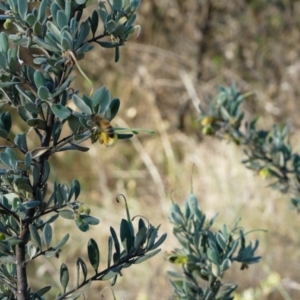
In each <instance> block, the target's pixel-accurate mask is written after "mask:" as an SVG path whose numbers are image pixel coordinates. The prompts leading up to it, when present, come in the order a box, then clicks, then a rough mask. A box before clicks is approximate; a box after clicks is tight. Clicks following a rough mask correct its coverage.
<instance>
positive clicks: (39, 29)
mask: <svg viewBox="0 0 300 300" xmlns="http://www.w3.org/2000/svg"><path fill="white" fill-rule="evenodd" d="M33 32H34V34H35V35H37V36H41V35H42V34H43V32H44V28H43V25H42V24H41V23H40V22H39V21H36V22H35V23H34V25H33Z"/></svg>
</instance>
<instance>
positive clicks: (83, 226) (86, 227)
mask: <svg viewBox="0 0 300 300" xmlns="http://www.w3.org/2000/svg"><path fill="white" fill-rule="evenodd" d="M75 224H76V226H77V227H78V229H80V230H81V231H82V232H86V231H88V230H89V228H90V226H89V224H87V223H85V222H83V221H82V220H81V218H80V217H77V218H76V219H75Z"/></svg>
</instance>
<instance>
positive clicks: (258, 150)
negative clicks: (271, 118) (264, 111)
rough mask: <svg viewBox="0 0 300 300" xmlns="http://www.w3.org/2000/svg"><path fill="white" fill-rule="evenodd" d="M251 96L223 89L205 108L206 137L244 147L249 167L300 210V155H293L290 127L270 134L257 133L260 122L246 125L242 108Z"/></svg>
mask: <svg viewBox="0 0 300 300" xmlns="http://www.w3.org/2000/svg"><path fill="white" fill-rule="evenodd" d="M249 95H250V94H241V93H240V92H239V91H238V89H237V88H236V86H235V85H234V84H233V85H232V86H231V87H220V88H219V93H218V95H217V96H216V97H215V98H214V99H211V98H210V99H209V108H208V109H207V110H205V109H204V108H203V107H202V106H200V109H201V117H200V118H199V120H200V121H201V124H202V126H203V128H202V132H203V134H205V135H216V136H217V137H219V138H221V139H225V140H227V141H229V142H231V141H232V142H234V143H235V144H237V145H242V146H243V148H244V153H245V155H246V158H245V159H244V160H243V163H244V164H245V166H246V167H247V168H249V169H251V170H254V171H255V172H256V173H257V174H259V175H260V176H261V177H262V178H264V179H270V180H271V183H270V186H271V187H272V188H273V189H277V190H279V191H281V192H282V193H289V194H290V195H291V202H292V204H293V206H294V207H295V208H296V209H297V210H299V209H300V155H299V154H298V153H295V152H293V150H292V147H291V145H290V142H289V130H288V127H287V126H286V125H284V126H277V125H274V126H273V129H272V130H270V131H267V130H260V129H257V127H256V123H257V121H258V118H255V119H253V120H252V121H251V122H250V123H248V122H243V120H244V113H243V112H242V109H241V104H242V103H243V101H244V100H245V98H246V97H247V96H249Z"/></svg>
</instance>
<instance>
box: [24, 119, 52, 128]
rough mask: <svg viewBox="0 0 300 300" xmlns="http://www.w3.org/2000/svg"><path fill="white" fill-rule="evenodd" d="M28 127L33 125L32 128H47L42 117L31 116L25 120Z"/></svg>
mask: <svg viewBox="0 0 300 300" xmlns="http://www.w3.org/2000/svg"><path fill="white" fill-rule="evenodd" d="M26 123H27V124H28V125H29V126H30V127H34V128H38V129H42V130H46V129H47V124H46V122H45V121H44V120H42V119H37V118H33V119H29V120H27V122H26Z"/></svg>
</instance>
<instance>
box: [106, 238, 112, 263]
mask: <svg viewBox="0 0 300 300" xmlns="http://www.w3.org/2000/svg"><path fill="white" fill-rule="evenodd" d="M112 244H113V240H112V237H111V236H110V237H108V252H107V268H109V267H110V265H111V258H112Z"/></svg>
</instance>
